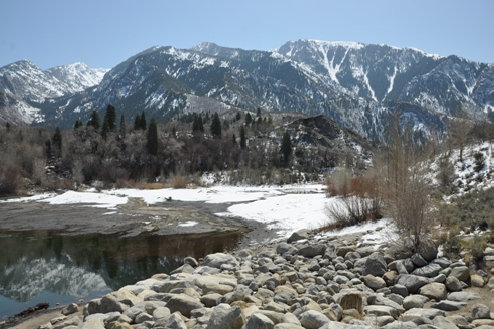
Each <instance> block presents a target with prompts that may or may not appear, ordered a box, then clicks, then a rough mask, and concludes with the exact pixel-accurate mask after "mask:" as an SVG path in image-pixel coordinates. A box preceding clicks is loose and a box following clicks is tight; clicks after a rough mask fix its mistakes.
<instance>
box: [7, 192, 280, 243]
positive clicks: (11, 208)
mask: <svg viewBox="0 0 494 329" xmlns="http://www.w3.org/2000/svg"><path fill="white" fill-rule="evenodd" d="M230 205H231V203H221V204H212V203H205V202H183V201H167V202H164V203H158V204H153V205H148V204H146V203H145V202H143V201H142V200H140V199H138V198H129V201H128V202H127V203H126V204H123V205H119V206H117V207H116V208H115V209H106V208H97V207H94V206H92V205H81V204H64V205H53V204H48V203H44V202H12V203H0V214H1V219H0V230H2V231H57V232H59V233H60V234H63V235H86V234H121V235H122V237H132V236H138V235H140V234H150V235H195V234H200V235H203V234H216V233H227V232H231V233H233V232H238V233H242V234H246V235H245V238H244V239H242V242H241V243H242V245H247V244H249V243H251V242H260V241H267V240H269V239H271V238H273V237H274V236H275V232H274V231H272V230H267V229H266V227H265V225H263V224H261V223H258V222H255V221H248V220H244V219H241V218H232V217H219V216H216V215H214V214H215V213H218V212H225V211H226V209H227V208H228V206H230ZM249 232H250V234H249Z"/></svg>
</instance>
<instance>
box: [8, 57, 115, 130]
mask: <svg viewBox="0 0 494 329" xmlns="http://www.w3.org/2000/svg"><path fill="white" fill-rule="evenodd" d="M106 71H107V70H105V69H92V68H90V67H88V66H87V65H86V64H84V63H75V64H70V65H63V66H57V67H53V68H50V69H48V70H44V71H43V70H42V69H40V68H39V67H38V66H36V64H34V63H32V62H30V61H27V60H22V61H18V62H15V63H12V64H9V65H7V66H4V67H2V68H0V120H5V121H13V122H19V123H20V122H22V123H40V122H44V121H45V117H44V115H43V113H42V112H41V110H40V108H39V106H38V104H39V103H43V102H45V101H46V100H52V99H56V98H58V97H62V96H65V95H71V94H74V93H77V92H80V91H82V90H84V89H86V88H88V87H91V86H94V85H96V84H98V83H99V82H100V81H101V79H102V78H103V75H104V74H105V73H106Z"/></svg>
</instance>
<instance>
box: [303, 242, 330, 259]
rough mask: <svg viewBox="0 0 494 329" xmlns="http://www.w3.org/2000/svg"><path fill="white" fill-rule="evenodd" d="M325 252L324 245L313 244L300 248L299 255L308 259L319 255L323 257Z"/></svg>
mask: <svg viewBox="0 0 494 329" xmlns="http://www.w3.org/2000/svg"><path fill="white" fill-rule="evenodd" d="M325 250H326V246H325V245H323V244H311V245H308V246H305V247H302V248H300V249H299V250H298V252H297V254H298V255H300V256H304V257H307V258H313V257H315V256H317V255H323V254H324V251H325Z"/></svg>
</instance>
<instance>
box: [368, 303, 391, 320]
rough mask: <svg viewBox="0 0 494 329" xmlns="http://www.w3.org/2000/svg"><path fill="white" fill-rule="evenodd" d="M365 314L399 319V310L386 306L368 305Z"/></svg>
mask: <svg viewBox="0 0 494 329" xmlns="http://www.w3.org/2000/svg"><path fill="white" fill-rule="evenodd" d="M364 312H365V313H366V314H369V315H374V316H392V317H393V318H395V319H397V318H398V315H399V312H398V310H397V309H395V308H393V307H390V306H385V305H368V306H366V307H364Z"/></svg>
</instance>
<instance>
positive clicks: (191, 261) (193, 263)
mask: <svg viewBox="0 0 494 329" xmlns="http://www.w3.org/2000/svg"><path fill="white" fill-rule="evenodd" d="M184 264H188V265H190V266H192V267H193V268H196V267H197V266H199V263H198V262H197V260H196V259H195V258H194V257H190V256H189V257H185V258H184Z"/></svg>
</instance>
